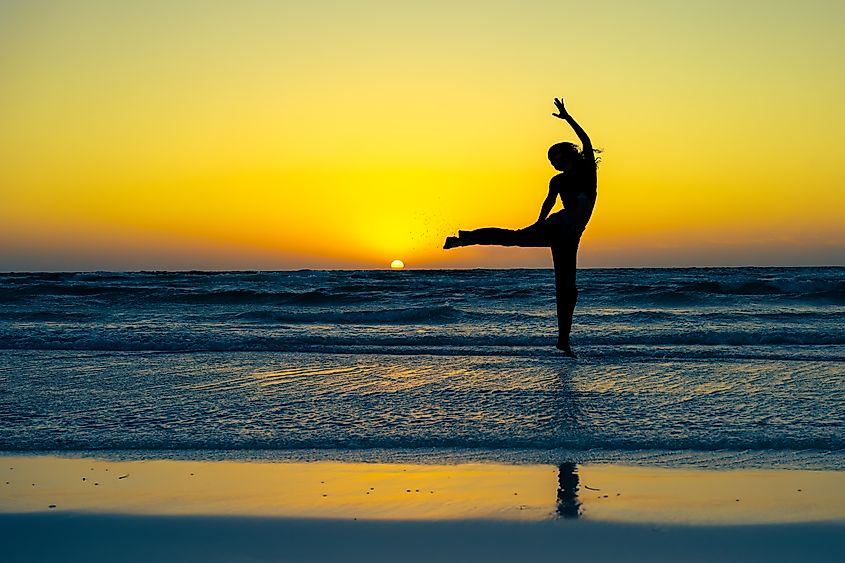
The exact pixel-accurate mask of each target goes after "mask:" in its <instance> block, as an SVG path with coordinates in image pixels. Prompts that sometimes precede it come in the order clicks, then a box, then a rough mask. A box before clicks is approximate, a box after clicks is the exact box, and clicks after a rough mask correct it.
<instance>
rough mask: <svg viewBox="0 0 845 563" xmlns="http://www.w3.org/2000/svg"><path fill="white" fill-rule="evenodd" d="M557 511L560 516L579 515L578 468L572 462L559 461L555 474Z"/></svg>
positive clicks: (574, 516)
mask: <svg viewBox="0 0 845 563" xmlns="http://www.w3.org/2000/svg"><path fill="white" fill-rule="evenodd" d="M557 482H558V486H557V513H558V515H560V516H561V517H562V518H578V517H579V516H581V502H580V501H579V500H578V468H577V467H576V466H575V464H574V463H561V464H560V465H559V466H558V474H557Z"/></svg>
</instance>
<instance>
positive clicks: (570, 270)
mask: <svg viewBox="0 0 845 563" xmlns="http://www.w3.org/2000/svg"><path fill="white" fill-rule="evenodd" d="M578 242H579V239H578V238H572V239H570V240H565V241H561V242H559V243H557V244H555V245H554V246H552V260H553V261H554V266H555V300H556V302H557V328H558V338H557V348H558V349H559V350H562V351H563V352H564V353H565V354H566V355H567V356H571V357H573V358H574V357H576V356H575V353H574V352H573V351H572V348H571V346H570V345H569V333H570V331H571V330H572V314H573V312H574V311H575V302H576V301H577V300H578V287H577V286H576V285H575V266H576V258H577V256H578Z"/></svg>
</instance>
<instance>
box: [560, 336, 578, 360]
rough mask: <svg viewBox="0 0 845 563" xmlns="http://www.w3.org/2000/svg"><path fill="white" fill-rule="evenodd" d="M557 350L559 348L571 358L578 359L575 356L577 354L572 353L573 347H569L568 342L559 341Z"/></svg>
mask: <svg viewBox="0 0 845 563" xmlns="http://www.w3.org/2000/svg"><path fill="white" fill-rule="evenodd" d="M555 348H557V349H558V350H560V351H561V352H563V353H564V354H566V355H567V356H569V357H570V358H578V356H576V355H575V352H573V351H572V346H570V345H569V341H568V340H565V341H564V340H558V341H557V344H555Z"/></svg>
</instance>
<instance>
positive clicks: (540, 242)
mask: <svg viewBox="0 0 845 563" xmlns="http://www.w3.org/2000/svg"><path fill="white" fill-rule="evenodd" d="M458 234H459V236H457V237H449V238H447V239H446V244H444V245H443V248H454V247H456V246H472V245H476V244H480V245H494V246H524V247H538V246H540V247H541V246H551V244H552V241H551V237H550V233H549V229H547V228H544V227H543V226H542V225H531V226H530V227H526V228H524V229H517V230H513V229H500V228H499V227H485V228H483V229H476V230H474V231H459V233H458Z"/></svg>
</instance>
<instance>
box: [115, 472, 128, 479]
mask: <svg viewBox="0 0 845 563" xmlns="http://www.w3.org/2000/svg"><path fill="white" fill-rule="evenodd" d="M127 477H129V473H127V474H126V475H119V476H118V477H117V478H118V479H126V478H127Z"/></svg>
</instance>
